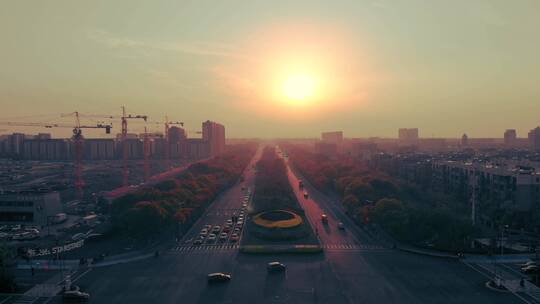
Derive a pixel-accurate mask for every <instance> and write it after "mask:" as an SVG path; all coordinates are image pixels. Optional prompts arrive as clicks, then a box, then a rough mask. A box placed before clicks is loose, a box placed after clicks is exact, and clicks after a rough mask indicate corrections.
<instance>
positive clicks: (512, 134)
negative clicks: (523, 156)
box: [504, 129, 517, 147]
mask: <svg viewBox="0 0 540 304" xmlns="http://www.w3.org/2000/svg"><path fill="white" fill-rule="evenodd" d="M516 142H517V133H516V130H514V129H507V130H506V131H504V145H505V146H507V147H514V146H515V145H516Z"/></svg>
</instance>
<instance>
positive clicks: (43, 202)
mask: <svg viewBox="0 0 540 304" xmlns="http://www.w3.org/2000/svg"><path fill="white" fill-rule="evenodd" d="M61 212H62V204H61V200H60V194H59V193H58V192H56V191H52V192H49V191H47V192H42V191H4V192H0V224H25V225H39V226H46V225H47V222H48V221H50V220H51V219H52V217H54V215H56V214H58V213H61Z"/></svg>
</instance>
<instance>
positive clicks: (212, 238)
mask: <svg viewBox="0 0 540 304" xmlns="http://www.w3.org/2000/svg"><path fill="white" fill-rule="evenodd" d="M206 240H207V241H208V242H209V243H213V242H215V241H216V235H215V234H213V233H210V234H209V235H208V237H207V238H206Z"/></svg>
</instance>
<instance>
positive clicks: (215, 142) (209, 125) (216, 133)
mask: <svg viewBox="0 0 540 304" xmlns="http://www.w3.org/2000/svg"><path fill="white" fill-rule="evenodd" d="M202 139H203V140H205V141H207V142H208V144H209V148H210V156H216V155H218V154H221V153H223V152H224V151H225V127H224V126H223V125H221V124H219V123H216V122H213V121H209V120H207V121H205V122H203V123H202Z"/></svg>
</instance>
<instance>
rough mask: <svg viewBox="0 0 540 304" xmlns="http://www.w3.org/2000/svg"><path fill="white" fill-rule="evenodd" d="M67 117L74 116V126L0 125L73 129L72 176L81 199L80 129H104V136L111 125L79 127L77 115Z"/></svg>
mask: <svg viewBox="0 0 540 304" xmlns="http://www.w3.org/2000/svg"><path fill="white" fill-rule="evenodd" d="M69 115H73V116H75V126H73V125H68V124H60V123H38V122H9V121H8V122H0V125H5V126H14V127H43V128H73V136H72V140H73V143H74V146H75V147H74V148H75V149H74V150H75V155H74V159H73V164H74V168H75V172H74V176H75V181H74V184H75V188H76V189H77V194H78V196H79V198H82V195H83V192H82V188H83V186H84V182H83V180H82V176H81V172H82V165H81V160H82V141H83V136H82V130H81V129H105V133H106V134H110V133H111V129H112V125H111V124H105V123H97V124H96V125H81V122H80V119H79V113H78V112H73V113H70V114H69Z"/></svg>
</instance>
